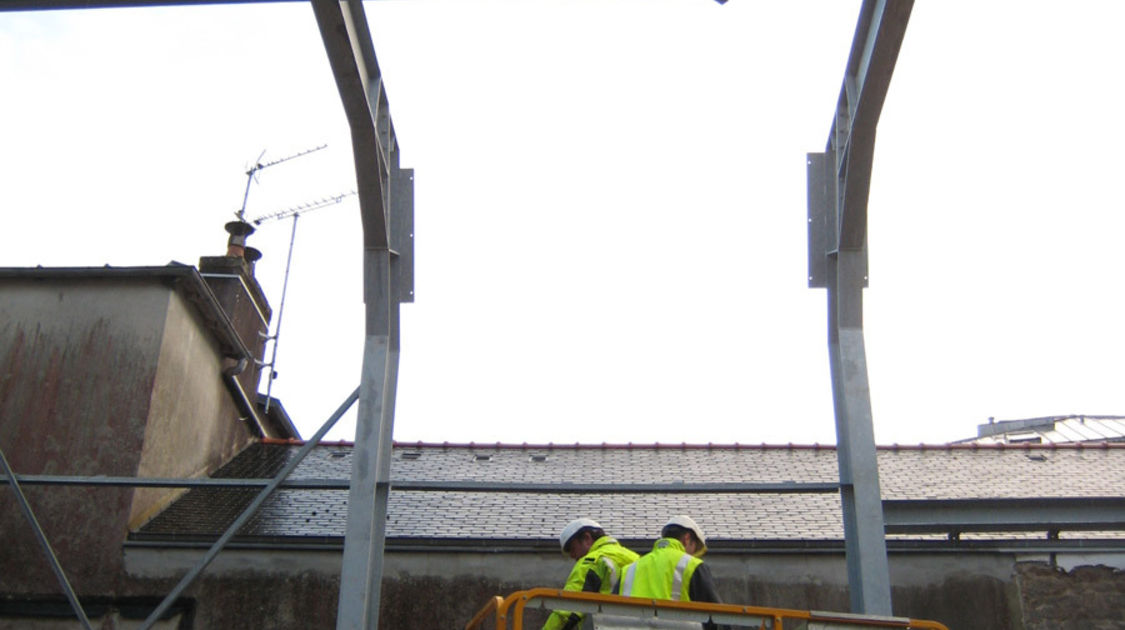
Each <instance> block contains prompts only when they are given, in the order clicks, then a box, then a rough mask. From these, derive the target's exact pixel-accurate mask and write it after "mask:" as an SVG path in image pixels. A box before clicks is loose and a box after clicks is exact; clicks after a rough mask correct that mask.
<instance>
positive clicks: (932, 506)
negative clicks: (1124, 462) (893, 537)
mask: <svg viewBox="0 0 1125 630" xmlns="http://www.w3.org/2000/svg"><path fill="white" fill-rule="evenodd" d="M883 513H884V516H885V518H886V527H887V533H889V534H934V533H942V534H944V533H948V534H958V533H961V532H1021V531H1023V532H1027V531H1031V532H1057V531H1060V530H1068V531H1076V530H1085V531H1099V530H1106V531H1111V530H1121V529H1125V497H1089V498H1077V497H1064V498H1026V499H945V500H924V501H918V500H894V501H890V500H888V501H884V502H883Z"/></svg>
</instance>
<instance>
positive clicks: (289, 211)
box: [239, 147, 356, 413]
mask: <svg viewBox="0 0 1125 630" xmlns="http://www.w3.org/2000/svg"><path fill="white" fill-rule="evenodd" d="M323 148H324V147H319V149H323ZM316 150H318V149H312V150H311V151H306V152H305V153H311V152H312V151H316ZM305 153H299V154H297V155H294V156H291V157H289V158H285V159H292V158H294V157H298V156H300V155H304V154H305ZM281 161H284V160H278V161H277V162H281ZM277 162H273V163H272V164H277ZM272 164H266V165H265V166H272ZM265 166H263V168H265ZM247 190H248V191H249V184H247ZM354 194H356V192H355V191H354V190H352V191H349V192H346V193H340V194H338V195H332V196H330V197H324V198H322V199H318V200H316V201H309V202H306V203H302V204H298V205H296V206H293V207H291V208H286V209H285V210H278V211H277V212H271V213H270V214H265V215H262V216H260V217H258V218H257V219H254V220H253V223H254V225H261V224H262V223H265V222H267V221H280V220H281V219H285V218H287V217H293V228H292V230H291V231H290V232H289V254H288V255H286V257H285V276H284V279H283V280H282V281H281V304H279V305H278V307H277V325H276V326H275V327H274V329H273V334H272V335H268V336H267V337H266V341H272V342H273V350H272V352H271V354H270V361H269V363H264V364H262V367H269V369H270V375H269V378H268V379H266V405H265V411H266V413H269V411H270V402H271V401H272V400H273V398H272V396H271V394H272V393H273V381H274V379H276V378H277V370H276V369H274V366H275V365H276V364H277V342H278V339H280V337H281V318H282V316H284V315H285V294H286V293H287V292H288V290H289V268H290V266H291V264H292V262H293V242H294V241H295V240H296V239H297V219H299V218H301V214H302V213H305V212H312V211H313V210H319V209H320V208H325V207H328V206H334V205H336V204H338V203H340V202H341V201H343V200H344V199H347V198H348V197H351V196H352V195H354ZM243 209H245V200H243ZM239 218H240V219H241V218H242V217H239Z"/></svg>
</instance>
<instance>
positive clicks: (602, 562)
mask: <svg viewBox="0 0 1125 630" xmlns="http://www.w3.org/2000/svg"><path fill="white" fill-rule="evenodd" d="M639 557H640V556H638V555H637V554H636V553H634V552H633V551H632V550H630V549H626V548H625V547H622V546H621V544H620V543H618V542H617V541H616V540H614V539H613V538H610V537H609V536H602V537H601V538H599V539H597V540H595V541H594V544H593V545H592V546H591V547H590V551H588V552H586V555H584V556H582V557H581V558H579V559H578V561H577V562H575V563H574V568H573V569H571V571H570V576H569V577H568V578H567V580H566V586H564V587H563V590H564V591H581V590H582V587H583V586H584V585H585V584H586V574H587V573H589V572H590V571H593V572H594V573H596V574H597V576H598V577H599V578H601V581H602V585H601V591H600V592H602V593H616V592H617V583H618V581H619V580H620V579H621V571H622V569H624V568H625V567H626V566H628V565H630V564H632V563H633V562H635V561H636V560H637V558H639ZM569 618H570V613H569V612H568V611H565V610H556V611H554V612H552V613H551V616H550V617H549V618H548V619H547V623H546V624H544V626H543V630H556V629H558V628H562V627H563V626H564V625H566V621H567V619H569Z"/></svg>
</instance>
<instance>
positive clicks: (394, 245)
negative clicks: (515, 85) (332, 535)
mask: <svg viewBox="0 0 1125 630" xmlns="http://www.w3.org/2000/svg"><path fill="white" fill-rule="evenodd" d="M312 4H313V12H314V14H315V15H316V19H317V23H318V25H319V27H320V32H321V38H322V39H323V40H324V49H325V51H326V52H327V54H328V61H329V63H330V64H331V66H332V73H333V75H334V76H335V79H336V86H337V88H338V89H339V91H340V100H341V102H342V104H343V106H344V112H345V114H346V115H347V118H348V125H349V126H350V128H351V134H352V152H353V156H354V159H355V170H356V188H357V189H358V196H359V204H360V218H361V220H362V224H363V246H364V261H363V270H364V273H363V296H364V304H365V310H366V325H365V328H366V330H365V336H364V347H363V367H362V373H361V376H360V395H359V416H358V418H357V420H356V436H355V451H354V456H353V460H352V480H351V489H350V491H349V494H348V524H347V531H346V534H345V538H344V558H343V565H342V567H341V571H340V604H339V609H338V611H337V616H336V627H337V628H347V629H349V630H352V629H374V628H377V627H378V624H379V598H380V595H381V590H382V589H381V587H382V579H383V547H384V541H385V539H386V521H387V500H388V491H389V489H390V485H389V484H390V469H391V446H392V435H393V430H394V410H395V390H396V387H397V384H398V355H399V328H398V322H399V305H400V304H402V303H403V302H412V301H413V300H414V192H413V191H414V176H413V171H411V170H409V169H402V168H400V167H399V150H398V141H397V139H396V136H395V131H394V125H393V124H392V122H391V116H390V108H389V105H388V101H387V93H386V90H385V89H384V87H383V78H382V73H381V72H380V70H379V62H378V60H377V59H376V57H375V49H374V46H373V44H372V42H371V32H370V30H369V27H368V24H367V18H366V16H365V14H364V11H363V3H362V2H361V1H360V0H343V1H338V0H313V3H312Z"/></svg>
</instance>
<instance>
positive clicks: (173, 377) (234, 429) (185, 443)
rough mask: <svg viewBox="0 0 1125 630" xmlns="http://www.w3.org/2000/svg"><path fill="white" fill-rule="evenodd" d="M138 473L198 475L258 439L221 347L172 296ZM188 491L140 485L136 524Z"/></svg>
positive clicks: (132, 525) (133, 516) (133, 524)
mask: <svg viewBox="0 0 1125 630" xmlns="http://www.w3.org/2000/svg"><path fill="white" fill-rule="evenodd" d="M165 321H166V324H165V326H164V336H163V339H162V343H161V346H160V353H159V357H158V362H157V368H156V377H155V379H154V382H153V388H152V400H151V404H150V410H149V417H148V423H147V425H146V428H145V435H144V446H143V450H142V451H141V458H140V464H139V466H138V469H137V475H138V476H141V477H195V476H202V475H205V474H206V473H210V472H213V471H214V470H216V469H218V468H219V467H220V466H222V464H223V463H224V462H226V461H229V460H230V459H231V458H232V457H233V456H234V455H235V454H237V453H238V452H239V451H241V450H242V449H243V448H245V447H246V446H247V445H248V444H249V443H250V442H251V440H252V433H251V431H250V429H249V428H248V427H246V426H244V425H243V424H242V422H241V421H240V420H239V419H238V416H239V414H238V409H237V407H236V406H235V404H234V401H233V400H232V399H231V396H230V393H229V392H228V391H227V389H226V387H225V386H224V385H223V381H222V367H223V362H222V357H221V354H220V351H219V347H218V344H217V343H216V342H215V340H214V339H213V338H212V336H211V335H210V333H209V332H208V331H207V330H206V328H205V327H204V326H203V323H202V322H201V321H200V319H199V316H198V314H197V313H196V311H195V309H194V307H192V306H191V305H189V304H187V303H186V302H185V300H184V299H183V297H181V296H180V295H179V294H178V293H175V294H173V295H172V297H171V299H170V300H168V307H167V313H166V320H165ZM183 492H184V491H183V490H173V489H164V488H153V489H138V490H137V491H136V494H135V497H134V499H133V506H132V509H131V511H130V514H129V526H130V528H136V527H138V526H140V525H141V524H143V522H144V521H145V520H147V519H148V518H151V517H152V516H154V515H155V514H156V513H158V512H159V511H160V510H161V509H163V508H164V507H165V506H166V505H167V504H168V503H170V502H171V501H172V500H173V499H175V498H176V497H177V496H179V495H180V494H182V493H183Z"/></svg>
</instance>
